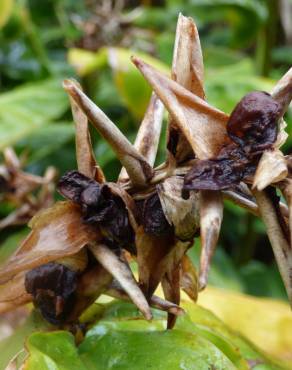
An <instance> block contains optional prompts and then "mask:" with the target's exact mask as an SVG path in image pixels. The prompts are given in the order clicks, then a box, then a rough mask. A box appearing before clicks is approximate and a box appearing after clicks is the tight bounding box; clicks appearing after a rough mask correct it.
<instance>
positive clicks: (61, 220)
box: [0, 201, 101, 284]
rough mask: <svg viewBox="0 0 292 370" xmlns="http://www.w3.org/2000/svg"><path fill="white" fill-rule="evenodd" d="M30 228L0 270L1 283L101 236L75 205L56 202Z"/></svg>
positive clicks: (35, 218) (38, 216) (74, 251)
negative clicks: (87, 223) (83, 218)
mask: <svg viewBox="0 0 292 370" xmlns="http://www.w3.org/2000/svg"><path fill="white" fill-rule="evenodd" d="M30 227H31V228H32V231H31V232H30V234H29V235H28V236H27V238H26V239H25V240H24V241H23V242H22V244H21V245H20V247H19V248H18V249H17V251H16V252H15V253H14V254H13V255H12V257H11V258H10V259H9V261H8V262H7V264H5V265H4V266H3V267H2V268H1V269H0V283H1V284H3V283H5V282H7V281H9V280H10V279H11V278H12V277H13V276H15V275H16V274H17V273H18V272H21V271H26V270H30V269H33V268H35V267H37V266H40V265H43V264H46V263H48V262H51V261H56V260H58V259H60V258H64V257H67V256H72V255H74V254H76V253H77V252H79V251H80V250H81V249H82V248H83V247H85V246H86V245H87V244H88V243H90V242H91V241H92V240H99V239H100V238H101V236H100V232H99V230H98V228H93V227H92V226H88V225H85V224H84V223H83V222H82V214H81V210H80V208H79V206H78V205H76V204H74V203H73V202H70V201H67V202H58V203H56V204H55V205H54V206H53V207H51V208H48V209H46V210H43V211H41V212H40V213H38V214H37V215H36V216H35V217H34V218H33V219H32V221H31V223H30Z"/></svg>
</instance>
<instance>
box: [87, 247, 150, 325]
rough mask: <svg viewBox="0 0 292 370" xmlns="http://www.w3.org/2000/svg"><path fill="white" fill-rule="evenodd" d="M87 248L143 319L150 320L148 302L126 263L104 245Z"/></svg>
mask: <svg viewBox="0 0 292 370" xmlns="http://www.w3.org/2000/svg"><path fill="white" fill-rule="evenodd" d="M89 248H90V250H91V252H92V253H93V255H94V256H95V258H96V259H97V260H98V262H99V263H100V264H101V265H102V266H103V267H104V268H105V269H106V270H107V271H108V272H109V273H111V274H112V276H113V277H114V278H115V279H117V280H118V282H119V283H120V284H121V286H122V288H123V289H124V290H125V292H126V293H127V294H128V295H129V297H130V298H131V300H132V301H133V303H134V304H135V305H136V306H137V307H138V309H139V310H140V311H141V313H142V314H143V315H144V317H145V319H146V320H151V319H152V314H151V310H150V307H149V305H148V302H147V301H146V298H145V296H144V294H143V293H142V291H141V290H140V288H139V286H138V284H137V282H136V280H135V278H134V276H133V274H132V271H131V269H130V268H129V266H128V265H127V263H126V262H125V261H124V260H122V259H121V258H119V257H117V256H116V255H115V254H114V253H113V252H112V251H111V250H110V249H109V248H108V247H107V246H106V245H103V244H93V243H92V244H91V245H90V247H89Z"/></svg>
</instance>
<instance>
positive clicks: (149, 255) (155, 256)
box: [136, 226, 175, 299]
mask: <svg viewBox="0 0 292 370" xmlns="http://www.w3.org/2000/svg"><path fill="white" fill-rule="evenodd" d="M174 246H175V240H174V236H173V235H172V234H171V235H162V236H155V235H150V234H146V233H145V231H144V228H143V226H139V227H138V229H137V232H136V247H137V263H138V275H139V285H140V287H141V289H142V291H143V293H144V294H145V296H146V297H147V299H149V298H150V297H151V296H152V294H153V293H154V291H155V290H156V288H157V286H158V284H159V282H160V281H161V278H162V276H163V275H164V273H165V269H164V267H159V264H160V263H161V261H162V260H163V258H164V257H165V256H166V255H167V254H168V253H169V251H170V250H172V249H173V248H174Z"/></svg>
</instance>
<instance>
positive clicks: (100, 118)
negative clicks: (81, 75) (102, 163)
mask: <svg viewBox="0 0 292 370" xmlns="http://www.w3.org/2000/svg"><path fill="white" fill-rule="evenodd" d="M63 86H64V89H65V90H66V91H67V92H68V94H69V95H70V96H71V97H72V98H73V99H74V101H75V102H76V104H77V105H78V106H79V107H80V108H81V109H82V110H83V112H84V113H85V114H86V116H87V117H88V119H89V121H90V122H91V123H92V124H93V125H94V127H95V128H96V129H97V131H98V132H99V133H100V134H101V135H102V136H103V138H104V139H105V140H106V141H107V142H108V143H109V144H110V146H111V147H112V149H113V150H114V151H115V153H116V155H117V157H118V159H119V160H120V162H121V163H122V165H123V166H124V167H125V168H126V170H127V172H128V175H129V176H130V179H131V181H132V183H133V185H136V186H145V185H146V184H147V182H148V180H149V179H150V178H151V177H152V176H153V170H152V167H151V166H150V165H149V164H148V163H147V161H146V160H145V158H144V157H143V156H142V155H141V154H139V153H138V151H137V150H136V149H135V148H134V147H133V145H132V144H131V143H130V142H129V141H128V139H127V138H126V137H125V136H124V135H123V134H122V133H121V131H120V130H119V129H118V128H117V126H116V125H115V124H114V123H113V122H112V121H111V120H110V119H109V118H108V117H107V116H106V115H105V114H104V113H103V112H102V111H101V110H100V109H99V108H98V107H97V106H96V105H95V104H94V103H93V102H92V101H91V100H90V99H89V98H88V97H87V96H86V95H85V94H84V93H83V92H82V91H81V90H80V89H79V88H77V87H76V86H75V84H74V83H72V82H71V81H70V80H65V81H64V83H63Z"/></svg>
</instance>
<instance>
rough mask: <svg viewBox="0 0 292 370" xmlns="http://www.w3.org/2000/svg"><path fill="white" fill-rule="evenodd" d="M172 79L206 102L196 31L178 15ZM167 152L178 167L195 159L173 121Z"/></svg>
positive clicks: (169, 129)
mask: <svg viewBox="0 0 292 370" xmlns="http://www.w3.org/2000/svg"><path fill="white" fill-rule="evenodd" d="M171 78H172V79H173V80H174V81H176V82H177V83H179V84H180V85H181V86H183V87H185V88H186V89H187V90H189V91H191V92H192V93H194V94H195V95H197V96H199V97H200V98H202V99H204V98H205V92H204V87H203V79H204V65H203V57H202V50H201V45H200V38H199V34H198V30H197V27H196V25H195V23H194V21H193V20H192V19H191V18H187V17H184V16H183V15H182V14H179V17H178V21H177V26H176V37H175V43H174V52H173V60H172V69H171ZM167 149H168V150H169V152H170V155H172V156H173V157H175V160H176V161H177V162H178V163H181V162H183V161H184V160H186V159H188V158H192V157H193V156H194V153H193V150H192V147H191V145H190V143H189V142H188V141H187V139H186V137H185V136H184V135H183V133H182V132H181V131H180V129H179V127H178V125H177V123H176V121H175V119H174V118H172V117H170V120H169V126H168V140H167ZM168 160H171V159H170V158H169V159H168Z"/></svg>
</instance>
